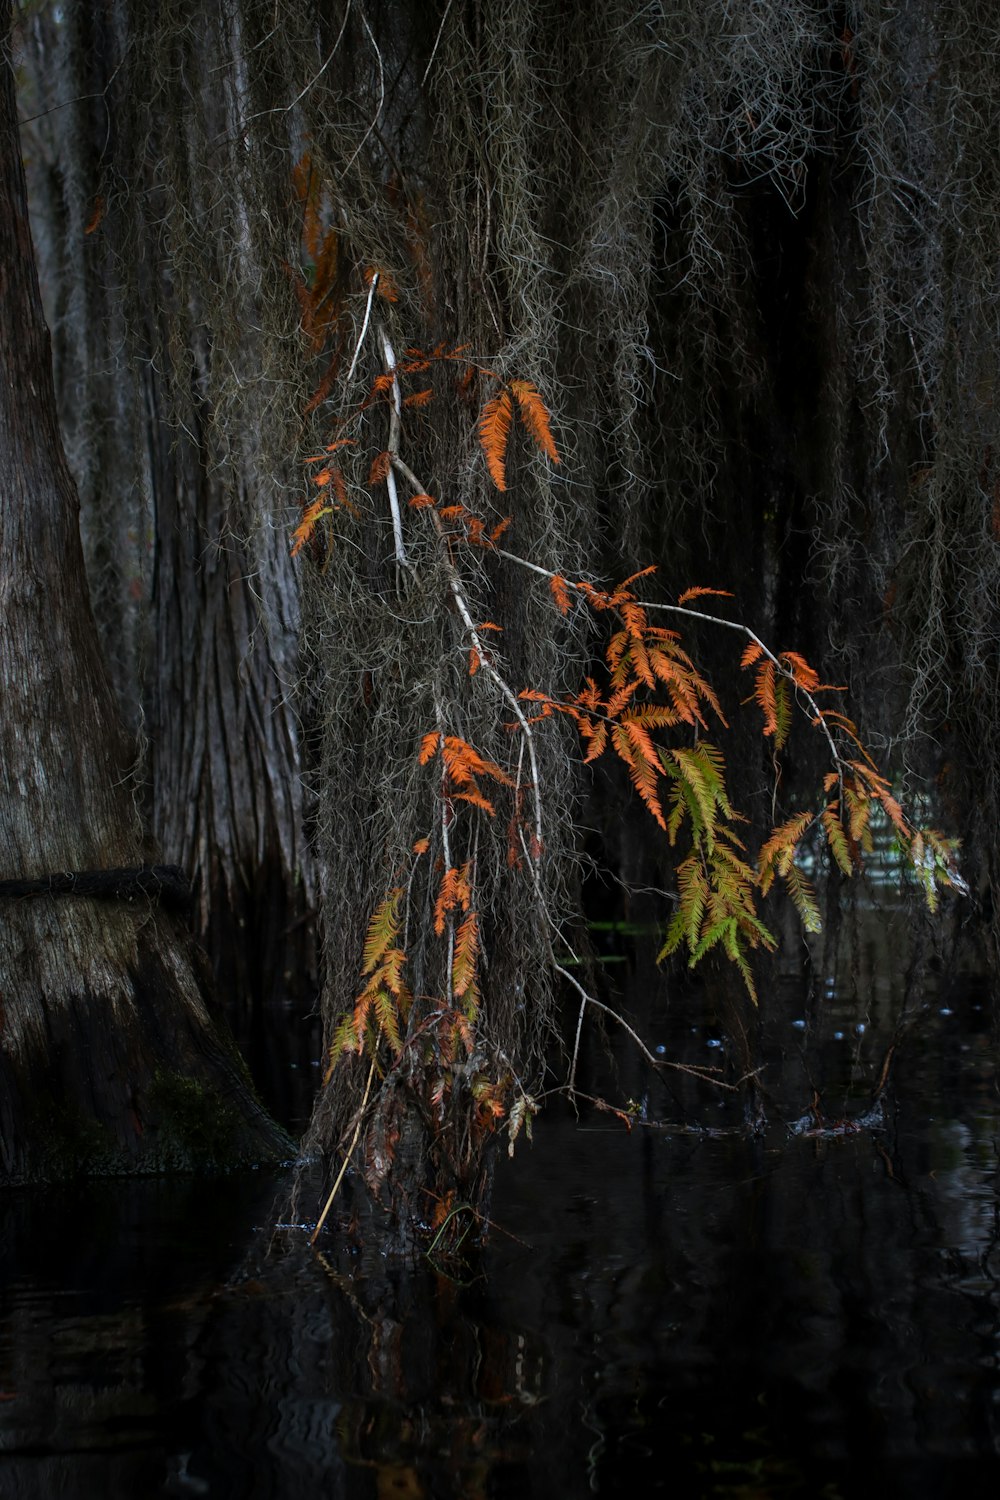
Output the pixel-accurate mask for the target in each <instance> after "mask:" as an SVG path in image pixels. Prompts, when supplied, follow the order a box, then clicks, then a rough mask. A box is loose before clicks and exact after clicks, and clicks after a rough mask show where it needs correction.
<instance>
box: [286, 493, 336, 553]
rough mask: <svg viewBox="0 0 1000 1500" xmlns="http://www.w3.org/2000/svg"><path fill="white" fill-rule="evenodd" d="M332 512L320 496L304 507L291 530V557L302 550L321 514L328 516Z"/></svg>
mask: <svg viewBox="0 0 1000 1500" xmlns="http://www.w3.org/2000/svg"><path fill="white" fill-rule="evenodd" d="M332 514H333V512H332V510H331V508H330V506H329V505H327V503H326V501H325V500H323V499H322V498H320V499H319V500H314V501H313V502H312V504H311V505H309V506H307V507H306V511H305V514H304V515H303V517H302V520H301V521H300V522H299V524H298V525H297V526H296V528H295V530H294V531H293V532H292V544H293V545H292V556H293V557H296V556H297V555H298V553H300V552H301V551H302V548H303V547H304V546H305V545H306V543H307V542H308V540H309V538H310V537H311V536H312V534H313V532H314V531H315V529H316V524H317V522H318V521H319V520H320V519H321V518H322V517H323V516H329V515H332Z"/></svg>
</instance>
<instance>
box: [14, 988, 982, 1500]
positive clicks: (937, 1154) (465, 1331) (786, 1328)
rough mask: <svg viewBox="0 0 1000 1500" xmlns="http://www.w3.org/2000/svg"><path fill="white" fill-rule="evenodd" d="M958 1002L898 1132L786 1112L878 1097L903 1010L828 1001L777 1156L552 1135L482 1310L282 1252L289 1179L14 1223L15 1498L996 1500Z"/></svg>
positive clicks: (918, 1073) (28, 1209)
mask: <svg viewBox="0 0 1000 1500" xmlns="http://www.w3.org/2000/svg"><path fill="white" fill-rule="evenodd" d="M953 999H954V1003H953V1004H951V1005H948V1006H945V1007H943V1008H944V1009H947V1010H951V1011H952V1014H951V1015H950V1016H949V1015H941V1014H940V1010H941V1009H942V1007H941V1006H938V1007H936V1008H935V1010H934V1012H933V1019H930V1018H929V1017H925V1018H924V1019H925V1023H926V1024H925V1027H924V1031H923V1033H922V1041H921V1044H920V1045H919V1046H917V1045H916V1043H915V1042H913V1040H912V1038H911V1040H910V1041H909V1042H908V1044H907V1046H906V1047H904V1048H902V1049H901V1055H900V1058H899V1060H898V1063H897V1066H896V1070H895V1075H894V1079H893V1083H892V1087H891V1090H890V1091H889V1092H888V1093H887V1095H886V1104H887V1108H886V1110H885V1114H884V1120H883V1125H882V1128H880V1129H879V1130H877V1131H873V1130H864V1131H858V1132H855V1133H830V1132H825V1133H819V1134H802V1135H798V1136H796V1135H794V1134H792V1133H791V1132H790V1131H789V1129H788V1128H787V1126H786V1124H784V1123H782V1118H781V1116H782V1111H784V1112H785V1117H786V1118H787V1119H791V1118H793V1116H794V1115H795V1113H796V1111H797V1110H799V1111H800V1110H801V1105H802V1100H803V1098H804V1097H805V1098H808V1090H809V1089H810V1088H811V1087H812V1086H814V1085H815V1084H816V1081H817V1078H819V1079H820V1081H821V1083H822V1088H823V1093H824V1099H825V1101H826V1103H827V1107H828V1112H829V1113H833V1111H834V1106H836V1110H837V1111H840V1110H842V1109H843V1110H850V1109H851V1108H853V1107H854V1105H855V1103H856V1101H857V1100H858V1099H863V1098H864V1097H865V1095H866V1090H868V1089H869V1087H870V1084H871V1081H872V1078H873V1076H874V1075H875V1073H876V1072H877V1069H878V1067H879V1065H880V1059H881V1056H882V1051H883V1042H884V1040H885V1036H886V1035H887V1034H888V1030H887V1027H888V1026H889V1025H890V1023H891V1025H895V1019H896V1012H895V1011H893V1010H892V1007H891V1006H889V1011H888V1012H887V1015H888V1021H887V1022H886V1021H884V1018H883V1020H880V1018H879V1016H878V1015H875V1016H874V1017H872V1018H870V1024H871V1026H872V1028H873V1030H874V1032H875V1033H876V1035H874V1036H873V1035H872V1033H871V1032H866V1033H865V1034H864V1036H863V1037H862V1038H861V1039H860V1042H859V1038H858V1036H857V1034H856V1033H855V1032H853V1031H851V1030H850V1028H851V1027H852V1026H853V1025H854V1024H856V1022H855V1019H854V1018H853V1015H848V1014H847V1012H844V1013H843V1014H841V1015H839V1016H837V1015H823V1016H820V1015H818V1014H817V1013H815V1012H810V1011H809V1009H808V1003H807V1002H803V1001H802V999H801V997H796V996H791V997H789V1004H788V1007H787V1015H786V1016H785V1018H784V1020H782V1021H781V1023H780V1025H778V1023H777V1022H776V1027H777V1029H776V1032H775V1034H774V1035H772V1036H771V1037H770V1038H765V1048H766V1049H767V1048H769V1049H770V1052H771V1054H777V1053H778V1052H780V1053H782V1061H783V1066H784V1070H785V1074H786V1075H787V1077H788V1081H787V1083H786V1084H785V1085H783V1086H784V1087H785V1096H782V1097H776V1100H775V1112H774V1113H772V1121H773V1123H772V1124H771V1126H770V1127H769V1129H768V1130H767V1132H765V1133H764V1134H763V1135H762V1136H760V1137H758V1138H756V1139H748V1138H746V1137H744V1136H742V1135H739V1134H724V1135H718V1136H708V1135H705V1136H699V1135H693V1134H683V1133H678V1132H676V1131H675V1130H673V1129H671V1128H659V1127H658V1126H657V1125H656V1124H655V1123H652V1124H649V1125H647V1126H637V1127H636V1128H635V1129H634V1130H633V1132H632V1133H631V1135H629V1134H627V1133H626V1132H625V1131H624V1129H622V1128H621V1126H620V1125H619V1124H618V1123H617V1122H615V1121H613V1120H610V1119H609V1117H607V1116H602V1115H591V1116H588V1117H586V1118H584V1119H583V1120H581V1122H579V1123H577V1122H576V1121H575V1120H573V1119H572V1118H571V1117H568V1116H567V1117H563V1118H558V1117H556V1116H554V1115H552V1116H550V1117H549V1118H548V1119H547V1121H546V1122H545V1125H544V1128H539V1129H538V1130H537V1131H536V1144H535V1146H534V1147H533V1148H531V1149H530V1150H522V1151H520V1152H519V1155H518V1158H517V1160H516V1161H515V1162H513V1163H511V1164H510V1165H508V1164H507V1163H506V1161H505V1162H504V1163H503V1164H502V1166H501V1171H500V1175H499V1181H498V1185H497V1192H496V1197H495V1202H494V1208H493V1213H494V1217H495V1218H496V1220H497V1221H498V1222H499V1223H500V1224H501V1225H502V1226H503V1228H504V1230H505V1231H507V1233H503V1234H497V1235H496V1236H495V1237H494V1239H493V1241H492V1244H491V1246H490V1248H489V1250H488V1252H487V1254H486V1256H485V1258H484V1263H483V1265H482V1267H481V1274H479V1275H478V1277H477V1278H476V1279H474V1280H473V1281H472V1283H471V1284H469V1285H460V1284H458V1283H457V1282H456V1281H453V1280H449V1279H448V1278H447V1277H445V1276H442V1275H437V1274H434V1273H433V1272H432V1271H431V1270H430V1269H428V1268H423V1269H421V1270H419V1271H412V1270H406V1269H404V1268H401V1267H398V1266H393V1265H390V1264H387V1263H385V1262H384V1261H383V1260H382V1259H381V1257H380V1256H379V1254H378V1251H377V1247H375V1246H369V1247H368V1248H367V1249H366V1250H365V1251H364V1252H363V1253H361V1254H360V1255H356V1256H353V1257H352V1256H350V1255H347V1254H346V1253H343V1252H341V1251H340V1250H339V1249H338V1245H337V1242H336V1239H335V1238H331V1242H330V1244H329V1245H328V1246H327V1247H326V1249H325V1250H324V1253H323V1255H322V1256H321V1257H316V1256H313V1255H312V1254H310V1253H309V1252H308V1250H307V1249H306V1248H305V1246H304V1244H303V1238H304V1237H303V1236H302V1235H301V1234H296V1233H295V1232H291V1231H290V1232H286V1233H284V1234H283V1235H281V1236H280V1237H279V1240H278V1242H277V1245H276V1248H275V1249H274V1253H272V1254H270V1255H267V1254H265V1251H266V1250H267V1242H268V1237H267V1235H266V1233H265V1232H264V1231H263V1229H258V1230H257V1231H256V1232H255V1231H254V1228H253V1226H255V1225H257V1226H263V1225H264V1224H265V1223H266V1222H267V1219H268V1214H269V1211H270V1204H271V1201H272V1198H273V1195H274V1192H275V1186H276V1185H275V1183H274V1182H271V1181H265V1180H263V1179H250V1180H246V1179H243V1180H239V1181H225V1182H222V1183H212V1184H205V1183H201V1184H199V1183H196V1182H187V1183H178V1182H174V1183H170V1184H166V1183H157V1182H152V1183H145V1184H142V1183H139V1184H135V1183H133V1184H118V1185H114V1184H101V1185H95V1186H91V1187H88V1188H87V1189H86V1190H81V1191H79V1192H77V1193H61V1194H56V1193H45V1194H42V1193H34V1194H33V1193H18V1194H9V1195H8V1196H7V1198H6V1200H5V1202H4V1206H3V1210H2V1212H3V1219H2V1223H3V1243H2V1265H0V1270H2V1288H3V1292H2V1303H0V1396H2V1399H0V1494H2V1495H3V1496H4V1497H7V1496H11V1497H17V1500H21V1497H29V1496H30V1497H36V1496H37V1497H41V1496H43V1495H44V1496H46V1497H47V1496H50V1495H60V1496H80V1497H84V1496H97V1495H101V1496H104V1495H113V1496H119V1495H120V1496H132V1495H135V1496H142V1497H145V1496H159V1495H174V1496H185V1495H188V1496H198V1495H206V1496H213V1497H229V1496H232V1497H234V1500H235V1497H240V1500H244V1497H250V1500H256V1497H260V1500H265V1497H267V1500H271V1497H273V1500H284V1497H292V1500H305V1497H306V1496H313V1495H316V1496H319V1495H322V1496H337V1497H341V1496H343V1497H348V1500H353V1497H365V1500H368V1497H378V1500H381V1497H389V1496H396V1497H445V1496H462V1497H473V1500H475V1497H484V1500H485V1497H497V1500H502V1497H507V1496H511V1497H513V1496H518V1497H523V1496H544V1497H545V1500H553V1497H557V1496H558V1497H562V1496H566V1497H571V1500H575V1497H584V1496H588V1495H592V1494H599V1495H608V1496H615V1495H625V1494H628V1495H629V1496H634V1495H642V1494H644V1493H653V1494H671V1495H681V1496H684V1495H696V1496H697V1495H704V1496H717V1497H723V1496H725V1497H735V1496H747V1497H749V1496H757V1497H762V1496H763V1497H767V1496H775V1497H779V1496H780V1497H784V1496H799V1495H801V1496H810V1497H812V1496H817V1495H826V1496H830V1497H834V1496H838V1495H839V1496H843V1497H844V1500H847V1497H851V1496H854V1495H858V1494H863V1493H872V1492H877V1493H878V1494H879V1495H883V1496H891V1495H906V1496H918V1497H919V1496H928V1497H930V1496H935V1497H936V1496H939V1495H942V1494H945V1493H950V1492H959V1493H962V1494H963V1495H965V1496H970V1495H977V1494H987V1493H988V1494H990V1495H993V1494H995V1493H996V1485H997V1480H998V1479H1000V1467H998V1455H1000V1282H998V1278H1000V1178H998V1157H997V1138H998V1123H1000V1118H998V1117H1000V1109H998V1102H997V1092H996V1059H995V1052H994V1048H993V1046H992V1043H991V1040H990V1037H989V1034H988V1032H987V1030H986V1028H985V1020H984V1019H983V1018H984V1017H985V1015H986V1014H987V1011H986V1010H985V1009H984V1010H982V1011H980V1012H975V1011H974V1010H973V1009H972V1007H973V1005H975V1004H981V1003H982V1001H981V1000H978V1001H977V1000H975V999H974V998H972V996H971V995H966V996H964V997H962V996H956V997H953ZM887 1004H888V1002H887ZM889 1012H891V1014H890V1013H889ZM800 1014H803V1015H804V1016H805V1017H807V1018H808V1021H809V1029H810V1045H809V1047H807V1048H806V1049H803V1046H802V1043H801V1041H800V1040H797V1038H799V1036H800V1032H799V1031H798V1030H796V1029H795V1028H794V1027H793V1026H792V1022H793V1021H794V1020H795V1019H797V1018H799V1016H800ZM977 1017H978V1018H979V1019H977ZM837 1030H840V1031H843V1032H849V1033H850V1035H851V1037H852V1040H851V1042H850V1044H849V1048H848V1050H846V1051H845V1049H844V1048H843V1046H842V1044H841V1043H840V1042H838V1041H837V1040H836V1038H835V1032H836V1031H837ZM820 1031H822V1037H819V1032H820ZM709 1033H710V1027H709V1025H708V1023H707V1022H706V1023H705V1026H704V1027H703V1028H700V1029H699V1027H695V1030H694V1032H692V1031H691V1029H690V1027H688V1028H687V1032H686V1034H687V1036H688V1038H689V1043H688V1045H690V1046H691V1047H692V1048H696V1047H698V1046H703V1045H704V1041H705V1039H706V1037H708V1036H709ZM818 1038H819V1039H818ZM820 1041H821V1042H822V1046H820V1044H819V1043H820ZM671 1045H672V1046H673V1041H672V1043H671ZM838 1048H839V1049H840V1050H839V1051H838V1050H837V1049H838ZM796 1058H797V1059H798V1068H799V1073H798V1075H797V1074H796V1068H795V1066H794V1064H795V1060H796ZM629 1086H630V1087H632V1088H634V1089H636V1090H637V1091H639V1092H642V1091H645V1094H646V1096H647V1099H648V1108H647V1114H648V1116H649V1118H650V1120H651V1121H656V1120H659V1121H660V1122H661V1123H662V1122H664V1121H666V1122H669V1121H670V1120H674V1121H675V1123H676V1122H677V1120H678V1116H677V1113H676V1111H677V1107H678V1099H679V1097H680V1096H679V1095H678V1094H677V1093H676V1092H671V1091H670V1090H667V1089H661V1090H660V1092H659V1093H657V1087H658V1086H657V1085H656V1084H655V1082H654V1081H652V1080H650V1079H649V1078H648V1077H647V1078H643V1077H640V1076H638V1075H637V1076H636V1077H635V1079H634V1080H633V1081H632V1082H631V1083H630V1085H629ZM684 1087H687V1084H686V1083H685V1084H684ZM775 1093H776V1095H777V1090H776V1091H775ZM681 1102H683V1100H681ZM720 1118H725V1119H727V1120H728V1118H729V1111H728V1107H726V1108H724V1109H723V1110H722V1111H721V1112H720Z"/></svg>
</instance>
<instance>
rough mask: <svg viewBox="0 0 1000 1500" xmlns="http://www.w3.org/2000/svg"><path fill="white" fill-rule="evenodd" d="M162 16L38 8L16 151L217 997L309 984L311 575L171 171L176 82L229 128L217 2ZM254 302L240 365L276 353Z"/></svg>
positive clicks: (89, 484) (59, 359) (202, 197)
mask: <svg viewBox="0 0 1000 1500" xmlns="http://www.w3.org/2000/svg"><path fill="white" fill-rule="evenodd" d="M154 24H155V23H154V20H153V18H152V17H150V16H149V15H146V16H143V17H141V18H140V17H137V16H135V15H132V14H130V13H129V8H128V7H124V8H123V7H121V6H118V7H113V6H107V7H104V6H93V5H90V4H87V3H84V0H71V3H69V4H67V5H66V6H65V7H63V9H62V12H61V13H60V15H59V16H58V17H56V16H55V14H54V13H52V12H49V13H45V12H40V13H36V14H34V15H32V16H31V18H30V19H27V18H26V20H25V22H24V34H25V57H26V74H27V76H26V80H25V82H24V85H23V88H22V100H23V109H24V112H25V113H27V114H29V115H30V116H32V117H35V116H38V117H40V118H39V119H37V120H36V123H35V124H34V125H33V126H32V129H31V136H30V142H31V144H30V148H29V145H28V141H27V140H26V142H25V156H26V157H27V158H28V159H29V172H28V184H29V194H30V201H31V210H32V215H33V221H34V225H35V228H36V230H37V241H38V242H37V250H38V265H39V273H40V278H41V281H42V285H43V288H45V287H47V288H48V295H47V301H46V308H47V310H49V312H50V321H51V322H52V325H53V337H54V340H55V354H56V357H55V360H54V364H55V375H56V392H57V406H58V412H59V418H60V423H61V426H62V430H63V433H64V437H65V441H66V451H67V457H68V459H69V463H70V467H71V469H72V470H73V473H74V477H75V479H76V482H77V486H78V489H79V493H80V502H81V522H82V532H83V541H84V556H85V559H86V563H87V571H88V577H89V579H90V593H91V603H92V606H93V610H94V614H95V616H96V619H97V626H98V632H99V635H100V639H101V645H102V650H103V655H104V661H105V664H106V666H107V667H108V669H109V675H111V677H112V682H113V686H114V688H115V690H116V692H117V695H118V698H119V702H120V705H121V709H122V712H123V714H124V717H125V720H126V723H128V724H129V725H130V726H132V727H135V728H137V729H138V728H139V726H140V723H141V726H142V729H143V731H144V735H145V737H146V738H147V739H148V744H149V754H148V762H147V764H146V765H145V766H144V767H143V771H144V773H145V776H144V779H145V780H146V781H147V783H148V805H146V806H145V807H144V813H145V815H146V817H147V819H148V823H149V826H150V827H151V829H152V832H153V835H154V837H155V839H156V841H157V843H158V845H159V847H160V849H161V851H162V853H163V856H164V858H165V859H166V860H167V861H168V862H169V863H171V864H177V865H180V866H182V867H183V868H184V869H185V870H186V871H187V872H188V873H189V874H190V876H191V880H192V883H193V885H194V887H195V897H196V902H195V919H196V931H197V933H198V936H199V939H200V941H201V942H202V943H203V945H204V946H205V948H206V951H207V952H208V954H209V957H210V959H211V962H212V968H213V973H214V974H215V976H216V981H217V983H218V985H219V988H220V992H222V993H225V994H226V995H227V996H230V997H233V998H235V999H238V1000H239V1001H240V1002H241V1003H242V1002H243V1001H247V1002H249V1003H250V1005H251V1007H252V1006H253V1002H254V1001H258V1000H264V1001H267V1000H272V999H275V998H279V997H280V998H281V999H283V1000H287V999H298V1000H300V1001H301V1000H303V999H304V1000H306V1001H307V1002H308V1003H312V1001H313V999H314V998H315V994H316V989H317V985H318V973H317V971H318V962H317V933H316V921H315V906H316V892H315V881H314V878H313V873H312V857H311V852H310V850H309V848H308V845H307V841H306V838H305V834H304V822H305V819H304V801H305V798H304V790H303V789H304V764H303V754H302V735H301V731H300V727H299V723H298V715H297V704H296V702H295V701H294V699H295V693H294V684H295V682H296V679H297V677H298V672H299V667H298V639H297V635H298V613H299V607H298V585H297V580H296V577H295V565H294V564H293V563H292V561H291V559H290V558H289V555H288V552H289V549H288V541H287V537H286V535H285V532H284V531H283V530H282V529H280V528H275V527H274V526H273V525H272V524H270V518H271V513H272V511H273V510H275V509H277V508H278V507H279V506H280V505H281V504H283V503H285V502H286V499H287V489H288V486H287V483H286V484H285V486H284V488H282V487H281V486H280V485H278V486H275V484H274V482H273V480H271V481H270V482H269V481H268V479H267V478H266V477H265V475H264V473H263V472H262V467H263V466H262V465H261V463H260V461H259V446H260V431H259V424H254V422H253V419H252V418H251V419H250V425H251V427H253V428H254V437H253V439H251V441H249V442H247V441H246V440H245V437H244V433H243V429H242V428H241V427H240V425H239V423H238V422H234V420H233V414H232V412H231V411H229V412H220V403H219V387H220V374H219V370H220V368H221V369H222V370H224V371H225V370H229V369H230V368H233V367H234V355H233V351H232V350H231V349H227V348H225V347H224V346H223V345H222V343H221V342H220V339H219V337H218V330H217V329H213V328H212V326H211V325H212V317H213V308H214V305H215V303H216V302H217V300H218V299H217V298H215V297H214V295H213V292H212V289H211V288H203V287H201V286H200V285H199V283H198V278H197V277H194V276H192V274H191V268H190V264H189V261H186V260H185V252H186V253H187V255H188V256H189V257H190V254H191V250H190V246H189V245H188V244H187V241H186V239H185V236H184V231H183V228H182V227H180V226H179V225H178V222H177V218H176V216H173V217H172V200H171V196H170V193H169V191H168V190H167V186H166V184H167V183H173V182H175V181H176V180H177V175H178V173H179V171H180V169H179V167H178V164H177V158H178V155H180V156H183V157H184V158H185V161H186V152H187V151H189V150H190V151H192V152H193V153H194V154H195V155H197V154H198V151H197V149H196V148H194V147H190V146H189V145H187V144H185V143H186V142H187V136H186V131H187V130H188V129H189V124H187V123H185V120H184V116H183V115H182V114H181V112H180V106H177V107H174V106H175V105H176V99H175V93H177V94H179V95H180V97H181V99H182V101H183V105H184V107H185V108H187V109H188V112H189V113H190V112H191V111H190V102H191V95H190V91H191V90H194V91H195V92H196V93H197V92H199V91H201V93H202V96H203V98H202V103H203V107H204V108H205V109H206V111H208V112H210V113H211V124H210V126H209V127H208V132H209V134H210V135H211V137H212V138H213V139H217V138H223V137H225V136H226V135H228V134H229V133H231V132H232V131H234V130H236V129H237V128H238V126H237V124H236V123H235V122H234V120H233V119H232V118H231V113H230V110H231V103H230V102H229V96H228V94H227V92H226V90H224V89H223V90H220V89H219V88H218V77H217V76H216V75H215V74H214V73H212V74H211V77H210V82H209V84H208V85H206V82H205V79H204V75H203V73H202V71H201V68H200V63H199V59H203V58H210V57H213V56H214V55H215V48H214V43H213V36H214V33H213V30H212V24H211V21H210V20H209V19H206V18H205V17H201V18H200V19H199V20H198V21H197V23H196V24H192V27H191V28H190V29H188V28H185V27H181V28H180V29H179V31H175V30H173V28H172V27H171V25H170V20H169V18H167V17H164V18H163V28H164V34H163V36H161V37H160V44H159V46H158V47H157V46H156V45H154V44H153V43H152V41H151V40H150V38H149V37H148V36H147V34H146V32H145V30H144V28H145V27H151V26H154ZM136 54H138V55H143V56H155V57H156V59H157V63H158V65H159V66H161V67H162V69H163V74H164V77H165V79H166V80H167V81H166V82H165V83H164V84H163V93H162V95H161V96H160V97H159V98H158V102H157V106H156V108H155V109H151V110H150V111H149V114H148V115H146V116H141V115H140V114H139V110H140V106H139V104H138V103H137V101H136V99H135V97H134V90H133V79H132V74H131V71H130V67H131V63H130V55H131V56H132V57H134V56H135V55H136ZM206 94H208V95H210V97H208V98H205V97H204V95H206ZM64 106H65V107H64ZM130 111H134V112H135V113H131V112H130ZM109 122H112V123H111V124H110V126H109ZM119 182H124V183H127V184H128V191H127V193H119V192H116V191H115V184H117V183H119ZM229 186H230V191H231V192H233V193H236V192H237V191H238V188H237V186H236V185H234V184H233V182H232V181H231V180H230V182H229ZM180 192H181V194H182V196H183V203H184V208H183V217H184V219H185V221H187V220H188V219H190V220H194V221H196V222H197V224H198V225H199V228H200V230H201V232H202V233H203V234H206V237H211V234H212V233H213V232H214V231H216V229H217V228H218V226H217V224H216V220H215V218H214V217H213V204H214V203H215V202H216V200H217V199H218V197H219V194H218V182H217V180H216V178H215V176H214V175H212V176H210V177H209V178H207V179H205V178H202V177H200V176H199V175H198V174H197V173H193V174H192V175H191V176H190V178H188V177H187V176H186V175H185V176H184V177H183V186H182V187H181V188H180ZM219 239H220V241H222V242H225V239H226V236H225V234H224V232H223V231H222V230H221V229H219ZM251 321H252V320H251V319H250V318H249V315H248V316H247V317H246V318H245V319H244V321H243V324H242V325H241V326H242V334H241V336H240V337H239V363H238V368H239V371H240V375H241V377H242V378H244V380H245V379H246V374H247V371H248V370H253V369H254V368H255V367H256V368H258V369H259V367H260V365H261V363H262V362H263V356H262V355H260V354H259V350H258V341H259V338H260V331H259V330H257V329H254V328H252V327H250V326H248V325H249V323H250V322H251ZM122 351H125V355H126V359H127V361H128V363H127V366H126V368H125V369H124V370H123V368H122ZM244 399H246V398H245V397H244ZM290 447H291V445H290ZM264 517H266V518H267V519H266V520H263V519H262V518H264ZM140 709H141V713H140Z"/></svg>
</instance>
